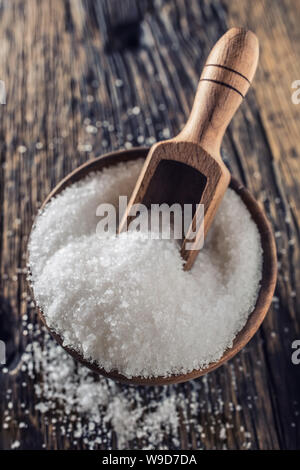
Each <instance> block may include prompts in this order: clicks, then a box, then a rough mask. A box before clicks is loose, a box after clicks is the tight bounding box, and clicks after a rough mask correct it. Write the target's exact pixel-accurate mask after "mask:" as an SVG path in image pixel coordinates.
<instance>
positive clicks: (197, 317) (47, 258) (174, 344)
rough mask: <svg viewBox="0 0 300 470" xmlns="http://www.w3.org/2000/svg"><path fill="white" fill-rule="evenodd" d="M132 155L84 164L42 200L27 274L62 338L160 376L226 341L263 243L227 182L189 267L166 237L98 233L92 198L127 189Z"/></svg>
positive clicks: (116, 363)
mask: <svg viewBox="0 0 300 470" xmlns="http://www.w3.org/2000/svg"><path fill="white" fill-rule="evenodd" d="M141 164H142V162H141V161H138V162H136V161H135V162H128V163H121V164H119V165H116V166H114V167H111V168H106V169H104V170H103V171H102V172H100V173H95V174H92V175H90V176H88V177H86V178H85V179H84V180H82V181H80V182H78V183H75V184H74V185H72V186H71V187H69V188H67V189H65V190H64V191H63V192H62V193H61V194H60V195H59V196H58V197H56V198H54V199H53V200H52V201H51V202H50V203H49V204H48V206H47V207H46V209H45V210H44V211H43V212H42V213H41V214H40V215H39V217H38V219H37V221H36V224H35V227H34V230H33V232H32V235H31V238H30V244H29V252H30V269H31V273H32V277H31V282H32V286H33V290H34V294H35V298H36V301H37V303H38V305H39V306H40V307H41V308H42V310H43V312H44V315H45V317H46V319H47V322H48V325H49V326H50V327H51V328H53V329H55V330H56V331H57V332H58V333H60V334H61V336H62V337H63V341H64V345H65V346H70V347H72V348H74V349H75V350H77V351H78V352H79V353H80V354H82V355H83V356H84V357H85V358H87V359H93V360H95V361H97V362H98V363H99V365H100V366H102V367H104V368H105V370H107V371H110V370H112V369H117V370H118V371H119V372H121V373H122V374H124V375H126V376H127V377H132V376H135V375H142V376H144V377H149V376H158V375H164V376H167V375H170V374H172V373H174V374H178V373H185V372H188V371H190V370H192V369H194V368H203V367H205V366H207V365H208V364H209V363H211V362H214V361H217V360H218V359H219V358H220V357H221V356H222V354H223V352H224V350H225V349H226V348H228V347H230V346H231V345H232V341H233V339H234V337H235V336H236V334H237V333H238V331H239V330H240V329H241V328H242V327H243V326H244V324H245V322H246V320H247V317H248V315H249V312H251V310H252V309H253V306H254V304H255V301H256V297H257V292H258V289H259V282H260V278H261V264H262V255H261V252H262V250H261V245H260V237H259V233H258V230H257V227H256V225H255V224H254V223H253V221H252V219H251V217H250V215H249V213H248V211H247V209H246V207H245V205H244V204H243V202H242V201H241V199H240V198H239V197H238V196H237V195H236V194H235V193H234V192H233V191H232V190H228V191H227V193H226V196H225V198H224V201H223V203H222V206H221V208H220V210H219V212H218V215H217V217H216V220H215V221H214V226H213V227H212V229H211V232H210V235H209V237H208V240H207V243H206V245H205V247H204V249H203V250H202V251H201V252H200V253H199V255H198V258H197V261H196V263H195V265H194V267H193V270H192V271H191V272H184V271H183V270H182V260H181V257H180V254H179V250H178V248H177V246H176V245H175V242H174V241H171V240H153V239H152V240H151V239H147V240H146V239H145V236H144V234H140V233H137V232H132V233H130V234H128V233H125V234H121V235H120V236H119V237H117V238H116V237H115V236H114V235H111V236H107V237H106V238H102V239H99V237H98V235H97V234H96V226H97V223H98V218H97V216H96V208H97V206H98V205H99V204H100V203H101V202H106V203H108V202H109V203H112V204H115V205H116V203H117V200H118V196H119V194H121V195H128V196H129V195H130V194H131V191H132V189H133V187H134V183H135V181H136V179H137V176H138V174H139V172H140V169H141ZM75 253H76V258H75V256H74V254H75ZM75 259H76V262H74V260H75ZM203 266H204V267H205V269H203Z"/></svg>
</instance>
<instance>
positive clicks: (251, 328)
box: [37, 147, 277, 385]
mask: <svg viewBox="0 0 300 470" xmlns="http://www.w3.org/2000/svg"><path fill="white" fill-rule="evenodd" d="M148 152H149V149H148V148H144V147H140V148H133V149H130V150H121V151H118V152H111V153H108V154H105V155H103V156H100V157H98V158H96V159H93V160H90V161H88V162H87V163H85V164H84V165H82V166H80V167H79V168H77V169H76V170H74V171H73V172H72V173H70V174H69V175H68V176H66V177H65V178H64V179H63V180H62V181H61V182H60V183H59V184H58V185H57V186H56V187H55V188H54V189H53V190H52V192H51V193H50V194H49V195H48V197H47V198H46V200H45V201H44V203H43V205H42V207H41V209H43V208H44V207H45V205H46V204H47V203H48V202H49V201H50V199H51V198H53V197H55V196H57V195H58V194H59V193H60V192H61V191H63V190H64V189H65V188H66V187H68V186H70V185H71V184H73V183H75V182H77V181H79V180H81V179H82V178H85V177H86V176H87V175H88V174H90V173H93V172H96V171H101V170H102V169H103V168H105V167H109V166H112V165H116V164H118V163H120V162H125V161H129V160H136V159H139V158H144V159H145V158H146V157H147V154H148ZM230 187H231V188H232V189H233V190H234V191H235V192H236V193H237V194H238V196H239V197H241V198H242V200H243V202H244V204H245V205H246V207H247V208H248V211H249V212H250V215H251V217H252V219H253V221H254V222H255V224H256V225H257V228H258V231H259V234H260V238H261V245H262V249H263V272H262V280H261V286H260V290H259V293H258V297H257V301H256V305H255V307H254V310H253V311H252V312H251V313H250V315H249V317H248V320H247V322H246V324H245V326H244V328H243V329H242V330H241V331H240V332H239V333H238V334H237V336H236V337H235V339H234V341H233V345H232V347H231V348H228V349H227V350H226V351H225V352H224V354H223V356H222V357H221V358H220V359H219V360H218V361H217V362H214V363H211V364H209V365H208V366H207V367H206V368H203V369H198V370H192V371H191V372H189V373H187V374H179V375H170V376H168V377H149V378H144V377H132V378H128V377H125V376H123V375H122V374H120V373H119V372H118V371H116V370H113V371H110V372H107V371H105V370H104V369H103V368H101V367H100V366H99V365H98V364H97V363H95V362H91V361H89V360H87V359H85V358H84V357H83V356H82V355H81V354H80V353H78V352H77V351H75V350H74V349H71V348H69V347H66V346H64V345H63V339H62V337H61V336H60V335H59V334H58V333H57V332H55V331H53V330H52V329H51V328H50V327H49V325H48V324H47V321H46V318H45V316H44V314H43V312H42V310H41V309H40V308H39V307H38V306H37V308H38V313H39V317H40V318H41V320H42V322H43V323H44V324H45V326H46V327H47V329H48V330H49V332H50V333H51V335H52V336H53V337H54V339H55V340H56V341H57V342H58V343H59V344H60V345H61V346H62V347H63V348H64V349H65V350H66V351H67V352H68V353H69V354H70V355H71V356H73V358H74V359H75V360H76V361H79V362H81V363H82V364H84V365H85V366H87V367H88V368H90V369H91V370H92V371H93V372H95V373H97V374H101V375H103V376H105V377H108V378H110V379H113V380H116V381H119V382H123V383H127V384H131V385H168V384H174V383H180V382H186V381H188V380H192V379H196V378H197V377H200V376H201V375H204V374H207V373H208V372H211V371H213V370H215V369H217V368H218V367H220V366H221V365H222V364H224V363H225V362H226V361H228V360H229V359H231V358H233V357H234V356H235V355H236V354H237V353H238V352H239V351H240V350H241V349H242V348H243V347H244V346H245V345H246V344H247V343H248V342H249V341H250V339H251V338H252V337H253V336H254V334H255V333H256V331H257V330H258V328H259V327H260V325H261V323H262V321H263V320H264V318H265V316H266V314H267V312H268V309H269V307H270V304H271V301H272V297H273V294H274V290H275V285H276V275H277V260H276V248H275V242H274V237H273V234H272V230H271V228H270V225H269V222H268V220H267V218H266V216H265V214H264V212H263V210H262V209H261V207H260V206H259V204H258V202H257V201H256V200H255V199H254V197H253V196H252V195H251V193H250V192H249V191H248V190H247V189H246V188H245V187H244V186H243V185H242V184H241V183H239V181H238V180H236V179H235V178H233V177H231V181H230Z"/></svg>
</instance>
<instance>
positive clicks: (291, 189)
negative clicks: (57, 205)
mask: <svg viewBox="0 0 300 470" xmlns="http://www.w3.org/2000/svg"><path fill="white" fill-rule="evenodd" d="M299 15H300V4H299V2H296V1H293V0H280V1H279V0H278V1H275V0H262V1H252V2H248V1H247V0H233V1H232V0H231V1H229V0H211V1H208V0H207V1H200V0H165V1H163V0H156V1H155V0H124V1H122V2H119V1H116V0H102V1H101V0H95V1H92V0H64V1H62V0H60V1H59V0H50V1H48V2H46V1H40V0H27V1H26V0H10V1H7V0H2V1H1V2H0V31H1V39H2V41H1V49H0V71H1V73H0V79H1V80H4V82H5V85H6V92H7V96H6V105H0V106H1V108H0V109H1V117H0V119H1V121H0V133H1V139H0V160H1V161H0V163H1V165H0V184H1V186H0V201H1V216H0V247H1V249H0V270H1V271H0V273H1V286H0V288H1V290H0V295H1V304H0V339H3V340H5V341H6V344H7V367H8V369H9V373H7V374H3V373H1V372H0V384H1V390H2V391H1V393H2V397H1V402H0V416H1V415H3V413H4V410H5V409H7V401H8V400H10V401H11V402H12V407H11V409H10V416H11V417H12V419H11V421H10V422H9V426H8V427H7V429H1V430H0V447H1V448H5V449H7V448H10V447H11V444H12V442H14V441H15V440H19V441H20V443H21V448H27V449H32V448H42V445H43V444H45V445H46V448H74V445H73V441H72V440H69V439H68V438H66V437H64V438H63V437H62V436H60V435H59V434H58V433H56V435H54V434H53V433H52V430H51V425H47V424H46V423H45V421H44V417H43V416H41V415H40V414H39V412H38V411H36V410H35V409H34V403H33V400H34V398H33V394H32V393H30V391H31V390H32V384H31V381H30V379H29V378H28V376H27V375H26V374H25V373H23V372H22V370H19V369H16V366H17V364H18V362H19V358H20V354H21V353H22V351H23V350H24V347H25V345H26V344H27V342H30V340H31V338H30V334H29V335H27V336H24V335H23V334H22V328H21V322H20V318H21V316H22V315H24V314H29V315H31V316H32V318H33V319H34V318H36V317H35V312H34V309H33V308H31V307H30V303H29V302H28V300H27V298H26V296H27V292H28V287H27V283H26V276H25V274H24V272H23V268H24V267H25V252H26V245H27V241H28V235H29V231H30V227H31V224H32V217H33V216H34V215H35V214H36V211H37V209H38V207H39V206H40V204H41V202H42V201H43V200H44V198H45V197H46V196H47V194H48V193H49V192H50V190H51V188H53V187H54V186H55V185H56V184H57V183H58V181H59V180H60V179H61V178H62V177H63V176H65V175H66V174H67V173H69V172H70V171H71V170H72V169H74V168H76V167H77V166H78V165H79V164H81V163H83V162H85V161H87V160H88V159H90V158H92V157H94V156H95V155H98V154H100V153H101V152H103V153H104V152H107V151H109V150H115V149H119V148H124V147H125V148H128V147H129V146H131V145H141V144H143V145H144V144H146V145H151V144H152V143H153V142H154V140H155V139H163V138H168V137H169V132H170V135H171V136H172V135H175V134H176V133H178V131H179V130H180V129H181V127H182V125H183V123H184V122H185V120H186V118H187V116H188V113H189V110H190V107H191V104H192V101H193V97H194V94H195V90H196V86H197V82H198V79H199V74H200V72H201V69H202V65H203V63H204V60H205V58H206V56H207V53H208V51H209V50H210V48H211V47H212V45H213V44H214V43H215V41H216V40H217V38H218V37H219V36H220V35H221V34H223V33H224V32H225V31H226V29H228V27H231V26H246V27H249V28H250V29H252V30H253V31H254V32H255V33H256V34H257V36H258V38H259V41H260V45H261V56H260V64H259V68H258V72H257V75H256V78H255V81H254V84H253V88H252V89H251V90H250V92H249V93H248V95H247V99H246V101H245V102H244V103H243V105H242V106H241V108H240V109H239V110H238V112H237V115H236V117H235V119H234V121H233V122H232V124H231V125H230V126H229V130H228V132H227V134H226V136H225V139H224V144H223V151H224V155H225V157H226V158H225V160H226V163H227V164H228V165H229V167H230V169H231V171H232V173H233V174H234V175H235V176H236V177H238V178H240V180H241V181H242V182H243V183H244V184H245V185H246V186H247V187H248V188H249V189H250V191H251V192H252V193H253V194H254V196H255V197H256V198H257V199H258V201H259V202H260V203H261V204H262V205H263V206H264V208H265V210H266V212H267V214H268V216H269V219H270V221H271V223H272V225H273V228H274V232H275V235H276V241H277V248H278V258H279V271H278V284H277V289H276V296H275V297H274V302H273V306H272V308H271V309H270V312H269V314H268V315H267V318H266V319H265V321H264V323H263V326H262V327H261V328H260V330H259V332H258V333H257V335H256V336H255V337H254V339H253V340H252V341H251V342H250V343H249V345H248V346H247V347H246V348H245V349H244V350H243V351H242V352H241V353H239V354H238V356H236V357H235V358H234V359H232V360H231V361H230V362H229V363H227V364H226V365H224V366H223V367H222V368H220V369H219V370H217V371H215V372H212V373H211V374H209V376H208V377H207V386H205V387H202V388H201V396H199V401H201V402H203V403H204V405H203V407H202V409H201V414H199V416H198V417H197V418H198V422H199V423H200V424H201V426H202V428H203V432H202V433H201V435H199V434H197V430H196V429H195V427H194V426H193V425H190V424H189V422H188V420H183V419H182V420H181V423H180V438H181V443H180V448H182V449H186V448H189V449H191V448H204V449H213V448H220V449H221V448H224V447H227V448H230V449H243V448H245V442H246V445H247V447H250V448H251V449H293V448H300V420H299V413H300V393H299V391H300V365H299V366H296V365H293V364H292V361H291V354H292V348H291V344H292V341H293V340H295V339H300V328H299V325H300V322H299V320H300V311H299V298H300V259H299V258H300V252H299V242H300V224H299V220H300V217H299V216H300V191H299V181H300V166H299V153H300V145H299V142H298V126H299V122H300V105H295V104H293V103H292V100H291V95H292V91H293V90H292V88H291V85H292V82H293V81H294V80H297V79H300V60H299V57H298V56H297V49H299V45H300V35H299V26H298V25H299ZM120 80H121V81H122V82H121V81H120ZM120 85H122V86H120ZM87 118H88V119H90V120H91V122H93V123H95V122H96V121H99V122H101V123H102V124H101V126H100V127H99V132H98V133H97V134H95V135H89V134H87V133H86V130H85V125H84V122H85V119H87ZM107 123H109V126H108V125H107ZM111 125H112V126H113V131H111V130H110V129H112V128H111V127H110V126H111ZM37 143H41V144H42V145H39V144H38V145H37ZM16 370H17V372H15V371H16ZM20 382H27V384H28V387H27V388H24V391H23V392H22V398H21V396H20V395H19V392H18V391H19V389H20V388H19V384H20ZM190 387H191V385H189V384H186V385H182V391H183V392H184V393H185V395H186V402H187V403H188V401H189V396H190V390H191V389H190ZM8 390H10V392H9V393H7V391H8ZM220 390H221V392H220ZM155 393H156V392H155V391H153V394H154V395H155ZM8 396H9V397H10V398H9V397H8ZM21 400H22V402H26V409H27V410H28V413H27V415H26V417H25V418H24V412H23V409H22V407H21V406H20V405H21ZM220 403H224V405H222V406H221V405H220ZM230 404H234V405H235V406H234V407H233V408H232V406H230ZM237 405H239V407H238V408H237ZM216 407H217V409H218V418H217V419H216V413H213V412H212V410H214V409H216ZM237 409H238V411H237ZM25 419H26V422H27V425H28V428H26V429H20V428H19V426H18V423H19V422H20V420H25ZM219 423H229V426H228V428H227V429H226V439H225V440H224V438H222V439H221V437H220V433H219V432H218V426H219ZM212 429H213V430H214V432H213V431H212ZM110 445H113V447H117V443H115V442H114V443H113V444H112V443H111V444H110ZM75 448H85V444H83V442H80V441H79V442H78V443H77V444H76V446H75Z"/></svg>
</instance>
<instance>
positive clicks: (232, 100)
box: [175, 28, 259, 159]
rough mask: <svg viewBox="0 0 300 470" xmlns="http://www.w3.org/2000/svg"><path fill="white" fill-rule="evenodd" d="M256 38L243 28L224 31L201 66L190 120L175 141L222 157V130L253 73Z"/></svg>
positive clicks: (216, 156) (240, 99)
mask: <svg viewBox="0 0 300 470" xmlns="http://www.w3.org/2000/svg"><path fill="white" fill-rule="evenodd" d="M258 56H259V45H258V39H257V37H256V35H255V34H254V33H252V32H251V31H248V30H245V29H242V28H232V29H230V30H228V31H227V33H225V34H224V35H223V36H222V37H221V38H220V39H219V40H218V42H217V43H216V44H215V46H214V47H213V49H212V50H211V52H210V54H209V56H208V58H207V61H206V64H205V66H204V68H203V71H202V74H201V77H200V81H199V85H198V89H197V93H196V96H195V100H194V104H193V108H192V111H191V114H190V116H189V119H188V121H187V123H186V125H185V127H184V128H183V130H182V131H181V132H180V134H179V135H178V136H177V137H176V138H175V140H185V141H189V142H197V143H199V144H200V145H201V147H203V148H204V150H206V151H207V152H208V153H209V154H211V155H212V156H214V157H215V158H217V159H221V156H220V146H221V142H222V139H223V135H224V132H225V130H226V128H227V126H228V124H229V123H230V121H231V119H232V117H233V115H234V113H235V112H236V110H237V108H238V107H239V105H240V104H241V102H242V101H243V98H244V97H245V95H246V93H247V91H248V88H249V86H250V84H251V81H252V79H253V76H254V74H255V70H256V66H257V62H258Z"/></svg>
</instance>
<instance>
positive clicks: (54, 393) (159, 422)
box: [2, 315, 257, 450]
mask: <svg viewBox="0 0 300 470" xmlns="http://www.w3.org/2000/svg"><path fill="white" fill-rule="evenodd" d="M26 317H27V315H26ZM23 319H24V320H23V326H24V331H29V336H30V342H29V344H28V346H27V347H26V351H25V352H24V353H23V355H22V360H21V362H20V365H19V374H20V375H19V378H20V380H18V381H17V383H16V387H17V389H16V391H15V393H16V394H17V396H20V397H22V399H23V402H21V405H20V404H19V405H18V413H17V419H18V420H19V422H15V418H16V416H14V415H13V410H12V395H11V392H12V390H7V396H6V398H5V401H4V403H3V408H4V410H5V411H4V419H3V426H2V427H3V429H4V430H5V429H6V430H7V429H10V432H9V436H10V438H11V439H12V443H11V447H12V448H13V447H16V443H15V441H14V439H15V438H17V440H18V442H19V443H20V447H21V448H23V445H24V444H25V447H26V442H27V439H28V437H29V436H31V435H32V428H31V426H32V423H35V422H41V423H42V425H41V429H43V431H42V432H41V436H42V439H43V440H42V441H41V442H40V444H39V445H40V446H43V447H47V448H53V447H55V448H56V446H57V444H58V443H59V444H58V445H60V446H61V448H78V447H79V448H89V449H112V448H115V449H156V450H163V449H166V450H172V449H182V448H184V449H185V448H187V442H186V439H187V436H190V438H189V439H190V440H189V442H190V444H189V445H192V446H193V447H192V448H194V449H195V448H197V449H205V448H210V449H215V448H217V449H226V448H227V447H228V444H229V447H230V442H231V443H232V442H234V438H235V437H234V436H236V433H237V432H238V434H239V436H241V437H242V439H243V440H242V443H241V444H242V446H243V448H249V447H251V442H253V437H252V433H251V431H252V429H251V427H250V428H249V427H247V428H245V427H244V426H241V425H240V423H244V418H243V416H244V415H243V412H245V409H243V408H242V407H241V405H240V398H242V399H243V398H244V395H243V393H241V397H239V388H237V385H236V380H237V376H236V374H235V369H236V370H238V369H239V368H240V367H241V364H242V362H241V359H240V358H237V359H236V360H235V366H234V365H233V363H231V364H230V365H229V366H227V370H226V374H224V369H223V370H222V371H220V372H219V373H218V377H216V376H215V374H210V375H209V376H204V377H201V378H200V379H198V380H194V381H192V382H189V383H185V384H178V385H171V386H169V387H150V388H147V389H145V388H143V387H130V386H126V385H121V384H118V383H115V382H113V381H111V380H108V379H105V378H104V377H101V376H97V375H95V374H92V372H91V371H90V370H89V369H87V368H86V367H84V366H82V365H80V364H78V363H76V362H75V361H74V360H73V358H72V357H71V356H70V355H68V354H67V353H66V352H65V351H64V350H63V349H62V348H61V347H60V346H59V345H58V344H57V343H56V342H55V341H54V340H53V339H52V338H51V337H50V336H49V334H47V333H46V332H45V328H44V327H42V328H41V329H40V328H39V326H38V323H37V322H36V321H34V320H33V319H27V318H26V319H25V316H24V317H23ZM29 326H31V328H30V330H29ZM244 351H245V350H244ZM223 374H224V375H223ZM228 380H229V382H228ZM225 383H226V384H228V383H229V384H231V390H232V391H233V395H230V396H229V397H228V396H227V392H225V391H224V390H225V388H226V387H225V388H224V384H225ZM33 390H34V395H35V397H34V399H33V396H32V393H33ZM8 392H10V393H8ZM225 395H226V403H224V400H225ZM232 396H233V397H234V402H231V401H228V400H229V399H230V398H231V397H232ZM247 399H248V400H250V399H251V402H250V403H249V408H250V406H252V403H253V404H254V405H255V403H256V399H257V396H248V397H247ZM33 401H34V403H35V410H32V409H31V407H30V406H28V405H27V403H28V402H29V403H32V402H33ZM212 404H213V406H212ZM19 406H20V408H19ZM246 412H247V411H246ZM36 413H37V414H40V415H41V416H39V417H37V415H36ZM37 420H38V421H37ZM40 420H41V421H40ZM14 426H16V427H17V428H18V429H19V432H18V433H17V434H14ZM13 436H14V437H13ZM54 443H55V444H54Z"/></svg>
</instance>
